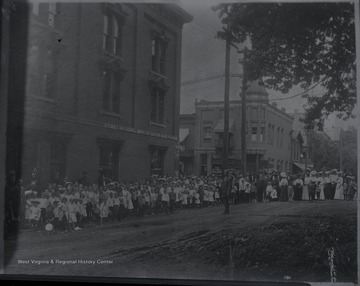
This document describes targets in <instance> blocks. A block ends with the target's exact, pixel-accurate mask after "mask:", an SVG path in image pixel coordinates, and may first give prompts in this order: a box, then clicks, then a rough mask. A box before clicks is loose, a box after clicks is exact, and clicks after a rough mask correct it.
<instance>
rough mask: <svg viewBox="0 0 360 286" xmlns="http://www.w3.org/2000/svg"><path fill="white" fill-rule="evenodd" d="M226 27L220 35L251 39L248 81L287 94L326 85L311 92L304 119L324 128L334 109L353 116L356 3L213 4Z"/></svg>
mask: <svg viewBox="0 0 360 286" xmlns="http://www.w3.org/2000/svg"><path fill="white" fill-rule="evenodd" d="M213 10H215V11H218V13H219V17H220V18H222V23H223V24H224V28H223V30H222V31H219V32H218V37H219V38H222V39H228V40H230V41H232V42H234V43H244V42H245V41H246V40H248V39H249V40H250V41H251V50H249V51H248V53H247V57H246V58H245V59H244V61H243V64H244V66H245V72H246V76H247V78H248V79H249V80H258V79H259V78H260V79H262V80H261V82H262V84H264V85H265V87H267V88H270V89H274V90H276V91H281V92H283V93H287V92H289V90H290V89H291V88H292V87H293V86H297V85H299V86H300V87H301V88H303V89H305V91H309V90H311V89H313V88H314V87H315V86H322V87H323V88H324V89H325V90H326V92H324V93H323V94H321V95H312V96H311V95H309V94H308V93H304V95H303V96H304V97H306V98H307V99H308V107H307V109H306V114H305V122H306V123H315V125H317V126H318V127H320V128H321V127H322V125H323V122H324V119H325V118H326V117H327V116H328V115H329V114H330V113H332V112H339V113H338V114H339V115H338V116H339V117H340V118H345V119H346V118H349V117H350V116H352V115H351V114H352V110H353V108H354V106H355V104H356V78H355V25H354V5H353V3H311V2H309V3H232V4H220V5H218V6H215V7H213Z"/></svg>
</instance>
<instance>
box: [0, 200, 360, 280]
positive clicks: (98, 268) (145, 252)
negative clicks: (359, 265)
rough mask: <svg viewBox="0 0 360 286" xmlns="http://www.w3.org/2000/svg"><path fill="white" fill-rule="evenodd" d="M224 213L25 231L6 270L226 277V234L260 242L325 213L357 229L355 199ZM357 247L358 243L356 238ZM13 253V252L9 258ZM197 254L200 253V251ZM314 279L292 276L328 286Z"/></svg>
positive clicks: (259, 271)
mask: <svg viewBox="0 0 360 286" xmlns="http://www.w3.org/2000/svg"><path fill="white" fill-rule="evenodd" d="M222 212H223V206H218V207H208V208H205V209H186V210H179V211H177V212H176V213H174V214H172V215H169V216H166V215H158V216H154V217H146V218H131V219H129V220H126V221H123V222H121V223H116V224H115V223H114V224H112V223H109V224H107V225H105V226H103V227H100V226H88V227H87V228H86V229H82V230H79V231H75V232H73V233H58V234H47V233H46V232H45V231H41V232H31V231H24V232H22V233H21V234H20V237H19V239H18V241H17V245H15V242H13V241H8V242H7V246H6V250H7V251H8V253H7V261H8V262H7V268H6V271H5V272H6V273H7V274H12V273H14V274H37V275H76V276H81V275H82V276H90V275H94V276H104V277H110V276H113V277H114V276H115V277H152V278H193V279H231V277H230V276H229V272H228V263H227V262H223V263H221V259H220V258H219V257H216V256H217V255H222V254H221V253H223V251H224V250H225V251H226V250H227V248H228V245H226V244H225V243H224V244H223V247H220V246H219V244H216V243H219V240H220V239H221V237H224V236H226V235H227V234H230V233H241V234H248V235H250V236H251V237H254V238H256V237H258V236H259V235H260V236H262V235H264V237H265V232H264V233H262V232H261V230H262V229H271V226H272V225H275V224H285V225H291V224H294V223H298V222H306V223H310V222H312V221H313V222H316V223H317V222H319V223H322V222H324V219H326V218H327V216H328V215H329V216H336V217H340V218H343V219H345V220H353V221H354V224H355V226H354V227H355V228H356V202H355V201H350V202H349V201H322V202H320V203H317V202H315V203H308V202H287V203H279V202H274V203H268V204H263V203H257V204H241V205H236V206H234V205H232V206H230V212H231V213H230V215H223V214H222ZM221 235H222V236H221ZM304 237H305V235H304ZM304 237H300V238H298V239H303V238H304ZM354 241H355V242H356V236H355V237H354ZM210 242H211V244H210ZM340 243H341V242H339V245H340ZM355 246H356V244H355ZM15 247H16V251H15V252H11V253H10V250H11V249H14V248H15ZM202 248H204V250H205V252H201V249H202ZM220 248H222V249H220ZM204 253H205V254H204ZM355 253H356V251H355ZM10 255H11V257H9V256H10ZM227 257H228V255H226V257H225V259H228V258H227ZM51 259H53V260H56V259H58V260H59V261H58V262H56V263H54V264H51V263H49V264H37V263H36V262H35V261H33V262H32V261H31V260H40V261H43V262H42V263H46V261H51ZM19 260H24V261H25V262H26V261H27V260H29V263H28V264H23V263H24V262H21V261H19ZM74 260H79V261H76V262H74V263H75V264H67V265H62V264H60V263H62V262H61V261H74ZM80 260H81V261H80ZM100 260H101V261H100ZM44 261H45V262H44ZM91 261H95V264H91ZM249 261H250V259H249ZM38 263H41V262H38ZM64 263H65V262H64ZM299 263H302V262H301V261H299ZM282 271H283V269H278V270H277V271H276V272H272V271H271V265H269V266H268V267H256V265H255V266H253V267H252V266H251V265H250V266H249V267H245V268H243V269H235V273H236V274H235V276H234V277H235V279H244V280H248V279H250V280H252V277H256V278H258V279H272V280H282V279H284V276H286V275H288V274H289V273H282ZM318 274H319V273H318V272H316V270H314V271H313V272H311V271H310V272H307V273H299V274H298V276H296V275H295V274H293V278H292V279H293V280H305V281H306V280H307V281H327V277H326V276H325V277H318ZM294 275H295V276H294ZM320 276H321V275H320Z"/></svg>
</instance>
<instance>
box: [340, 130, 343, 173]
mask: <svg viewBox="0 0 360 286" xmlns="http://www.w3.org/2000/svg"><path fill="white" fill-rule="evenodd" d="M339 139H340V140H339V141H340V142H339V153H340V169H339V171H342V166H343V154H342V153H343V152H342V145H343V130H342V128H341V129H340V138H339Z"/></svg>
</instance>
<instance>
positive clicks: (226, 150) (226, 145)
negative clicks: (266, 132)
mask: <svg viewBox="0 0 360 286" xmlns="http://www.w3.org/2000/svg"><path fill="white" fill-rule="evenodd" d="M229 87H230V40H229V39H227V40H226V50H225V92H224V137H223V143H224V146H223V168H222V171H223V174H224V173H225V170H226V169H227V168H228V153H229V90H230V89H229Z"/></svg>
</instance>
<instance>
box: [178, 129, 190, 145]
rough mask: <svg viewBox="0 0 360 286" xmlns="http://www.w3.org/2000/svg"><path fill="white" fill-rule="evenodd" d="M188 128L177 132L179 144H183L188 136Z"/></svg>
mask: <svg viewBox="0 0 360 286" xmlns="http://www.w3.org/2000/svg"><path fill="white" fill-rule="evenodd" d="M189 134H190V131H189V128H180V130H179V143H182V142H184V140H185V139H186V138H187V137H188V136H189Z"/></svg>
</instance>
